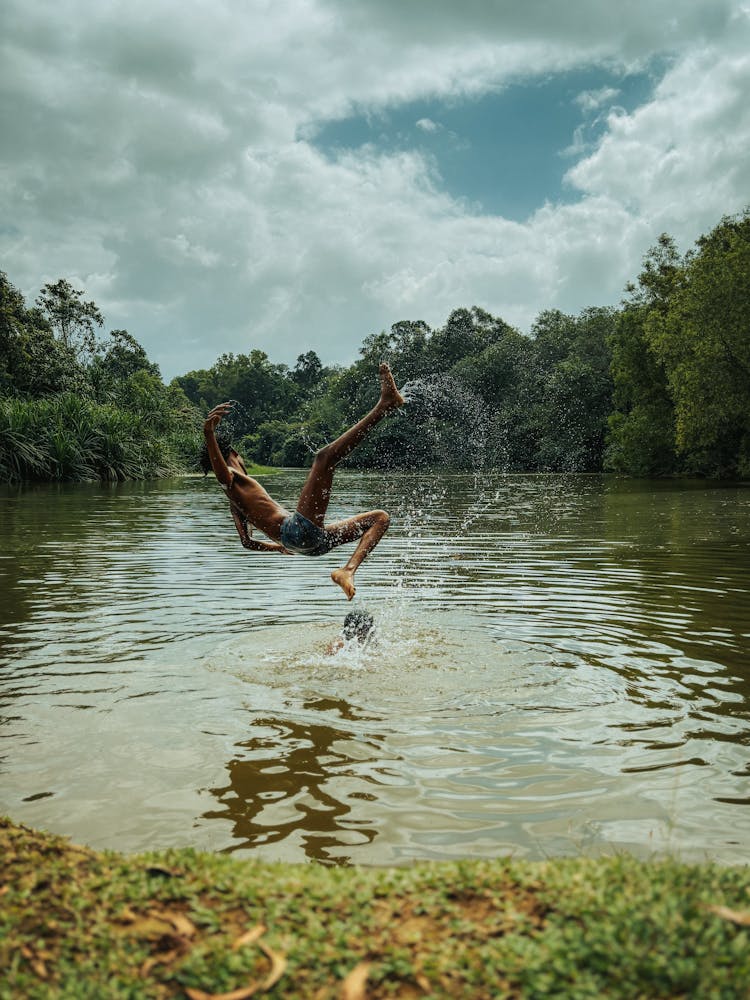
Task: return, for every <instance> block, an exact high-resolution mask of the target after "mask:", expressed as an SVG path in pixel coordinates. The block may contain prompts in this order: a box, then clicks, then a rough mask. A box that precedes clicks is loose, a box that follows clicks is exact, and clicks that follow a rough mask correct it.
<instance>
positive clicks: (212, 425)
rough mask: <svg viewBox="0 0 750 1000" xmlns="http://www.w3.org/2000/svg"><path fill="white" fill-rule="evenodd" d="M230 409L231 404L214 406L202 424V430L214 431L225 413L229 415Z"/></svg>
mask: <svg viewBox="0 0 750 1000" xmlns="http://www.w3.org/2000/svg"><path fill="white" fill-rule="evenodd" d="M231 409H232V404H231V403H219V405H218V406H215V407H214V408H213V410H211V412H210V413H209V415H208V416H207V417H206V421H205V423H204V424H203V430H204V431H215V430H216V428H217V427H218V426H219V424H220V423H221V421H222V419H223V418H224V417H225V416H226V415H227V413H229V411H230V410H231Z"/></svg>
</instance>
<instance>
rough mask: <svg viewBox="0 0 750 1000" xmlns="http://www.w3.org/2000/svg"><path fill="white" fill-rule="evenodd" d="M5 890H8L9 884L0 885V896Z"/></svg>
mask: <svg viewBox="0 0 750 1000" xmlns="http://www.w3.org/2000/svg"><path fill="white" fill-rule="evenodd" d="M6 892H10V886H9V885H0V896H4V895H5V894H6Z"/></svg>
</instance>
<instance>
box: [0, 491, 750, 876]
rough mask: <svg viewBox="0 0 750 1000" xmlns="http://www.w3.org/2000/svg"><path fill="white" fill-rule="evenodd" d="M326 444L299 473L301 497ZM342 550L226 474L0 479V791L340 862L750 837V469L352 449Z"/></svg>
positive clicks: (30, 804)
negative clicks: (16, 486)
mask: <svg viewBox="0 0 750 1000" xmlns="http://www.w3.org/2000/svg"><path fill="white" fill-rule="evenodd" d="M301 478H302V474H301V473H296V472H295V473H292V472H290V473H283V474H280V475H279V476H277V477H275V478H274V480H273V484H272V490H273V492H274V495H276V496H277V497H278V498H279V500H280V501H281V502H283V503H289V502H291V501H293V499H294V497H295V496H296V495H297V493H298V490H299V485H300V481H301ZM337 486H339V487H340V489H339V493H338V495H337V496H335V497H334V505H335V504H336V502H337V501H339V502H338V505H337V506H336V509H335V510H332V514H334V515H335V516H342V517H345V516H348V515H349V514H352V513H355V512H356V511H357V510H361V509H368V508H374V507H385V508H386V509H389V510H390V511H391V512H392V515H393V528H392V530H391V532H390V533H389V535H388V536H387V537H386V539H385V540H384V542H383V543H382V544H381V546H380V547H379V548H378V551H377V553H375V555H374V556H373V558H372V559H370V560H368V561H367V562H366V563H365V564H364V565H363V567H362V570H361V571H360V574H359V582H360V597H359V598H358V603H359V604H360V606H365V607H367V608H368V609H369V610H370V611H372V612H373V613H374V614H375V618H376V621H377V623H378V629H379V640H378V644H377V646H375V647H374V648H373V649H372V650H371V651H370V652H369V653H368V654H367V655H366V656H357V655H353V654H352V653H351V651H348V652H347V653H346V654H345V655H344V656H339V655H338V654H337V655H336V656H335V657H331V656H329V655H327V654H326V647H327V645H328V644H329V642H330V640H331V639H332V638H333V637H334V636H335V635H336V634H337V632H338V631H339V629H340V626H341V622H342V620H343V617H344V614H345V612H346V610H347V609H348V607H347V605H346V602H345V601H343V600H342V599H341V595H340V593H339V592H338V591H337V590H336V588H334V587H333V586H332V585H331V584H330V583H329V581H328V573H329V571H330V569H331V568H332V566H333V565H335V564H336V559H337V556H336V554H331V555H329V556H326V557H324V558H321V559H318V560H303V559H295V560H292V559H280V558H273V557H265V558H264V557H262V556H261V557H258V556H256V555H254V554H251V553H247V552H245V551H244V550H242V549H241V548H240V547H239V546H238V545H237V544H236V543H235V540H234V536H233V529H232V525H231V522H230V520H229V517H228V514H227V511H226V504H225V501H224V500H223V498H222V496H221V495H220V493H219V491H217V490H216V488H215V485H214V484H213V483H212V482H210V481H208V480H206V481H203V480H200V479H188V480H179V481H174V482H164V483H158V484H156V483H152V484H120V485H114V486H110V487H98V486H83V487H71V486H65V487H38V488H34V489H30V490H5V491H0V539H2V547H0V594H1V595H2V597H1V599H0V774H2V784H1V788H0V810H2V811H6V812H8V813H10V814H11V815H13V816H14V817H17V818H18V819H20V820H23V821H26V822H29V823H36V824H38V825H41V826H45V827H48V828H51V829H53V830H57V831H60V832H62V833H69V834H71V835H73V836H75V837H77V838H78V839H81V840H84V841H88V842H89V843H93V844H95V845H97V846H111V847H119V848H124V849H134V850H135V849H145V848H149V847H158V846H167V845H170V844H185V843H190V844H195V845H197V846H204V847H210V848H212V849H215V850H228V851H240V852H245V853H253V854H255V855H259V856H262V857H267V858H272V859H276V858H284V859H287V860H302V859H305V858H317V859H319V860H323V861H324V862H326V863H329V864H343V863H347V862H348V861H354V862H365V863H392V862H405V861H408V860H409V859H411V858H415V857H423V858H440V857H461V856H466V855H472V854H473V855H481V856H486V855H495V854H498V853H502V852H506V851H507V852H514V853H516V854H523V855H527V856H536V857H538V856H545V855H548V854H552V853H566V852H568V853H570V852H576V851H578V850H580V849H584V850H586V851H590V852H596V851H600V850H610V849H613V848H628V849H631V850H635V851H636V852H639V853H642V854H645V855H649V854H651V853H652V852H654V851H669V852H677V853H679V854H680V855H681V856H683V857H703V856H705V855H710V856H712V857H716V858H717V859H720V860H726V861H737V860H739V861H742V860H744V858H745V856H746V852H747V848H748V846H750V810H748V808H747V806H748V805H749V804H750V797H748V795H747V779H748V776H749V775H750V750H749V747H750V654H748V646H749V644H748V640H750V628H749V626H748V622H750V491H749V490H747V489H743V488H741V487H737V486H721V485H707V484H705V483H700V484H698V483H695V484H693V483H673V482H665V483H639V482H637V481H632V480H618V479H614V478H605V477H599V476H527V477H525V476H485V475H476V476H471V475H461V476H437V475H424V476H419V477H413V476H410V475H408V474H405V473H397V474H388V473H377V474H359V473H344V474H343V475H342V476H341V481H340V483H339V482H338V481H337Z"/></svg>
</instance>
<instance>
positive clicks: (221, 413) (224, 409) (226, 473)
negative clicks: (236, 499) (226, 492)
mask: <svg viewBox="0 0 750 1000" xmlns="http://www.w3.org/2000/svg"><path fill="white" fill-rule="evenodd" d="M231 408H232V404H231V403H219V405H218V406H215V407H214V408H213V410H211V412H210V413H209V415H208V416H207V417H206V421H205V423H204V424H203V436H204V437H205V439H206V448H207V449H208V457H209V459H210V460H211V468H212V469H213V470H214V473H215V475H216V478H217V479H218V480H219V482H220V483H221V485H222V486H231V484H232V476H233V470H232V469H230V468H229V466H228V465H227V463H226V461H225V459H224V456H223V455H222V453H221V449H220V448H219V443H218V441H217V440H216V428H217V427H218V426H219V424H220V423H221V420H222V417H225V416H226V415H227V413H229V411H230V410H231Z"/></svg>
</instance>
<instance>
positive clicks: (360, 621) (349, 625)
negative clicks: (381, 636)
mask: <svg viewBox="0 0 750 1000" xmlns="http://www.w3.org/2000/svg"><path fill="white" fill-rule="evenodd" d="M374 624H375V619H374V618H373V617H372V615H371V614H369V613H368V612H367V611H350V612H349V614H348V615H347V616H346V618H345V619H344V638H345V639H356V640H357V641H358V642H364V641H365V639H366V638H367V637H368V636H369V634H370V632H372V628H373V625H374Z"/></svg>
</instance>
